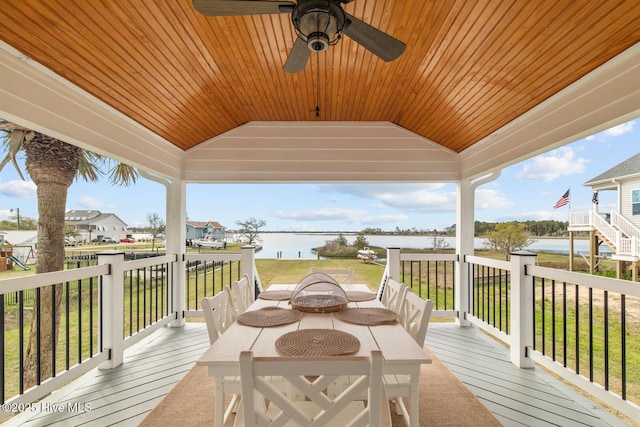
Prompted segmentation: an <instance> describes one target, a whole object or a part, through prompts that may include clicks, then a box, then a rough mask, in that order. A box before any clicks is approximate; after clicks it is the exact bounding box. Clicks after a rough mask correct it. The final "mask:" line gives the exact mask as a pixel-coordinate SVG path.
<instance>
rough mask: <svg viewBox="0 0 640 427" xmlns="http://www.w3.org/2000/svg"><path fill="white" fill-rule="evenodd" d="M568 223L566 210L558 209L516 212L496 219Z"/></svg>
mask: <svg viewBox="0 0 640 427" xmlns="http://www.w3.org/2000/svg"><path fill="white" fill-rule="evenodd" d="M547 220H555V221H568V220H569V217H568V214H567V211H566V210H562V209H558V210H554V211H546V210H539V211H532V212H516V213H513V214H511V215H508V216H504V217H501V218H496V222H505V221H547Z"/></svg>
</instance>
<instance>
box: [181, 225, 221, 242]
mask: <svg viewBox="0 0 640 427" xmlns="http://www.w3.org/2000/svg"><path fill="white" fill-rule="evenodd" d="M186 236H187V240H195V239H202V238H204V237H205V236H209V237H211V238H213V239H215V240H218V241H220V242H224V241H225V237H226V229H225V228H224V227H223V226H222V225H220V223H219V222H216V221H207V222H203V221H187V234H186Z"/></svg>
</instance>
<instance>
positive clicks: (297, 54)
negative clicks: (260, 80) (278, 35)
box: [282, 37, 311, 73]
mask: <svg viewBox="0 0 640 427" xmlns="http://www.w3.org/2000/svg"><path fill="white" fill-rule="evenodd" d="M310 54H311V51H310V50H309V48H308V47H307V43H306V42H305V41H304V40H302V39H301V38H299V37H298V38H296V42H295V43H294V44H293V48H291V52H289V57H288V58H287V62H285V63H284V67H282V70H283V71H284V72H285V73H298V72H300V71H303V70H304V67H306V66H307V62H308V61H309V55H310Z"/></svg>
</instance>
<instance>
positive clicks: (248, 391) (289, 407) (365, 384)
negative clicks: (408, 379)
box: [235, 350, 391, 427]
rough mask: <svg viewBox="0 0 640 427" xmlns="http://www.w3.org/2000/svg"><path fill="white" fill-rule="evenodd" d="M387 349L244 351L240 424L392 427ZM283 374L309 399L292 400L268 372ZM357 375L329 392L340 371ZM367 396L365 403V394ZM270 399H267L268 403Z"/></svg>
mask: <svg viewBox="0 0 640 427" xmlns="http://www.w3.org/2000/svg"><path fill="white" fill-rule="evenodd" d="M382 364H383V359H382V353H381V352H380V351H378V350H375V351H372V352H371V357H356V356H330V357H253V353H252V352H250V351H244V352H242V353H241V354H240V376H241V378H242V404H241V407H242V410H241V411H238V415H237V417H236V423H235V425H236V426H263V427H267V426H276V425H277V426H289V425H292V426H309V425H314V426H339V427H344V426H376V427H377V426H390V425H391V415H390V412H389V405H388V404H387V400H388V398H387V396H386V393H385V389H384V385H383V383H382ZM274 375H278V376H279V375H281V376H283V377H284V378H285V379H286V380H287V381H288V382H289V384H290V387H291V388H295V389H296V390H297V391H296V392H297V393H303V394H304V395H305V396H306V398H305V399H298V400H290V399H289V396H290V395H291V394H293V392H291V391H290V392H289V395H288V394H287V392H283V391H282V390H281V389H278V388H277V387H275V386H274V385H273V384H272V383H271V382H269V381H268V380H265V377H267V378H268V377H269V376H274ZM343 375H348V376H358V379H357V380H356V381H353V382H352V383H351V385H350V386H349V387H348V388H346V389H345V390H344V391H343V392H342V393H340V394H339V395H338V396H335V397H329V396H327V394H325V392H324V391H325V389H326V388H327V386H328V385H329V384H330V383H331V382H333V381H335V379H336V378H337V377H339V376H343ZM363 393H364V394H366V395H367V396H368V401H369V402H376V404H369V405H365V403H364V402H363V401H362V400H361V398H360V396H361V395H362V394H363ZM265 402H268V407H266V404H265Z"/></svg>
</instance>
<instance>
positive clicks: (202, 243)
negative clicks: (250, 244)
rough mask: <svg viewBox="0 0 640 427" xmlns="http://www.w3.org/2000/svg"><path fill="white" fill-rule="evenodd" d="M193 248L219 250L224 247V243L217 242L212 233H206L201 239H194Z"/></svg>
mask: <svg viewBox="0 0 640 427" xmlns="http://www.w3.org/2000/svg"><path fill="white" fill-rule="evenodd" d="M193 246H194V247H196V248H215V249H221V248H224V247H225V246H226V245H225V243H224V242H222V241H220V240H218V239H217V238H216V237H215V236H214V235H213V234H212V233H207V234H206V235H205V236H204V237H203V238H202V239H195V240H194V241H193Z"/></svg>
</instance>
